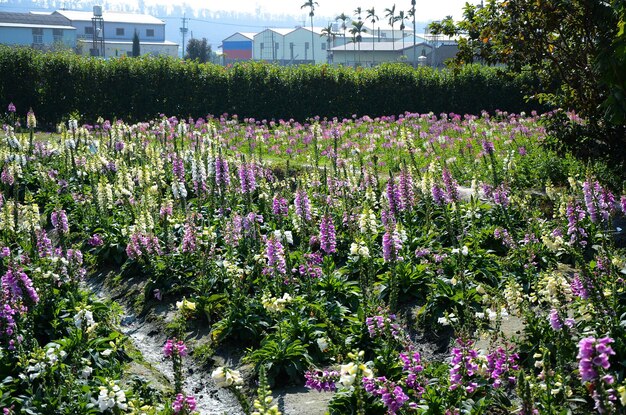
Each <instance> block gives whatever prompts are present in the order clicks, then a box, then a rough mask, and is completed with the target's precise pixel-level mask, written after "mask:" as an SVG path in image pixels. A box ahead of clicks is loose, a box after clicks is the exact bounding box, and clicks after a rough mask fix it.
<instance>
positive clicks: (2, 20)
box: [0, 12, 76, 50]
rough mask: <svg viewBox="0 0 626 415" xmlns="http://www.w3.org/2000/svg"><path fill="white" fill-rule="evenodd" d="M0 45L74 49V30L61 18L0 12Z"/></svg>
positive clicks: (37, 14) (44, 48)
mask: <svg viewBox="0 0 626 415" xmlns="http://www.w3.org/2000/svg"><path fill="white" fill-rule="evenodd" d="M0 44H4V45H14V46H31V47H33V48H36V49H42V50H49V49H54V48H75V47H76V28H74V27H72V26H71V25H70V23H69V21H68V20H67V19H66V18H64V17H63V16H52V15H49V14H39V13H7V12H0Z"/></svg>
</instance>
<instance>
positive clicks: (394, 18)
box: [385, 4, 398, 50]
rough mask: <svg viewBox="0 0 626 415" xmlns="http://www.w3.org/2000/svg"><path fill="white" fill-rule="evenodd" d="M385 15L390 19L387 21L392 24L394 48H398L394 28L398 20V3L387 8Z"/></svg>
mask: <svg viewBox="0 0 626 415" xmlns="http://www.w3.org/2000/svg"><path fill="white" fill-rule="evenodd" d="M385 17H386V18H387V19H388V20H387V22H388V23H389V25H390V26H391V41H392V42H393V50H396V33H395V31H394V30H393V27H394V25H395V24H396V22H397V21H398V19H397V16H396V5H395V4H394V5H393V6H391V8H389V9H385Z"/></svg>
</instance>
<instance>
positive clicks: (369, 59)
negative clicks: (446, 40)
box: [331, 36, 458, 67]
mask: <svg viewBox="0 0 626 415" xmlns="http://www.w3.org/2000/svg"><path fill="white" fill-rule="evenodd" d="M457 52H458V46H457V45H456V44H439V45H438V46H436V47H435V45H433V44H432V43H430V42H428V41H426V39H424V38H421V37H416V41H415V45H413V36H411V37H406V38H404V39H402V40H396V41H395V42H374V43H372V42H369V43H367V42H361V43H360V44H358V43H352V42H350V43H348V44H347V45H345V46H336V47H334V48H332V49H331V53H332V55H333V62H334V63H335V64H342V65H346V66H367V67H371V66H375V65H378V64H380V63H383V62H405V63H408V64H413V65H417V64H418V63H420V64H423V65H427V66H434V67H443V66H444V64H445V61H446V60H447V59H450V58H452V57H454V56H455V55H456V53H457ZM421 56H424V57H425V58H426V59H425V60H424V59H421V60H420V59H419V58H420V57H421Z"/></svg>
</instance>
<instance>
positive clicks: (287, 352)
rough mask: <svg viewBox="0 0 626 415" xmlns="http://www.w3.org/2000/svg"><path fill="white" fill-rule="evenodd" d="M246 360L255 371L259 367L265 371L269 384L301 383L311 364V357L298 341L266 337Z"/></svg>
mask: <svg viewBox="0 0 626 415" xmlns="http://www.w3.org/2000/svg"><path fill="white" fill-rule="evenodd" d="M247 359H248V360H249V361H250V362H252V363H254V365H255V367H256V368H257V371H259V370H260V368H261V367H264V368H265V369H266V370H267V377H268V381H269V382H270V384H274V382H276V381H278V380H282V381H284V380H289V381H290V382H294V383H296V384H298V383H301V381H302V375H303V374H304V371H305V369H306V368H307V367H309V366H310V364H311V357H310V356H309V355H308V353H307V351H306V347H304V345H303V344H302V342H301V341H300V340H297V339H296V340H293V341H292V340H290V339H288V338H280V337H271V338H270V337H268V338H267V339H266V340H264V341H263V342H262V343H261V348H259V349H256V350H254V351H252V353H250V354H249V355H248V357H247Z"/></svg>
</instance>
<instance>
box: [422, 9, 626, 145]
mask: <svg viewBox="0 0 626 415" xmlns="http://www.w3.org/2000/svg"><path fill="white" fill-rule="evenodd" d="M430 29H431V32H433V33H442V34H446V35H463V36H462V38H461V39H460V41H459V49H460V51H459V53H458V54H457V56H456V58H455V59H454V64H455V65H464V64H467V63H472V62H477V61H480V62H483V63H487V64H490V65H493V64H504V65H506V67H507V68H508V69H509V70H511V71H513V72H515V73H522V72H524V71H532V72H533V73H534V74H536V75H537V77H538V79H539V80H540V83H539V84H537V85H535V86H536V89H534V90H533V91H532V92H531V93H532V94H533V95H534V96H535V97H537V98H538V99H540V100H541V101H543V102H547V103H550V104H551V105H552V106H554V107H561V108H563V109H565V110H575V111H576V112H577V113H579V114H581V115H582V117H584V118H585V119H587V120H588V124H587V125H585V126H582V125H580V124H577V123H576V121H575V120H569V121H568V124H576V125H575V126H574V127H575V128H574V129H575V130H576V132H577V134H573V135H572V134H567V132H568V131H558V130H557V131H555V132H554V133H555V135H556V137H557V138H558V139H559V140H561V141H564V144H566V145H568V146H570V148H574V149H576V148H577V147H579V146H580V144H583V145H584V147H592V148H593V147H597V146H598V142H599V143H602V144H604V146H607V147H608V148H603V147H602V146H601V147H600V148H599V150H598V151H599V152H601V153H604V154H610V152H611V151H614V150H618V149H619V150H621V149H622V148H623V146H624V143H625V142H626V141H625V140H626V134H625V124H626V95H625V91H626V77H625V76H624V73H626V37H625V35H624V2H623V1H612V2H598V1H582V0H576V1H569V0H567V1H566V0H549V1H535V0H513V1H496V0H490V1H487V2H486V4H485V5H484V7H483V6H478V5H472V4H469V3H467V4H466V6H465V9H464V14H463V19H462V20H461V21H459V22H457V23H455V22H454V21H453V20H452V18H451V17H448V18H446V19H444V20H443V21H441V22H436V23H434V24H432V25H431V26H430ZM554 121H555V122H554V123H553V125H554V126H555V127H557V128H560V127H562V124H560V123H559V120H554ZM574 144H575V145H574ZM589 144H591V146H589ZM586 150H587V149H586V148H584V150H583V151H584V153H583V154H584V155H589V154H587V153H586ZM591 155H593V154H591Z"/></svg>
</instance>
